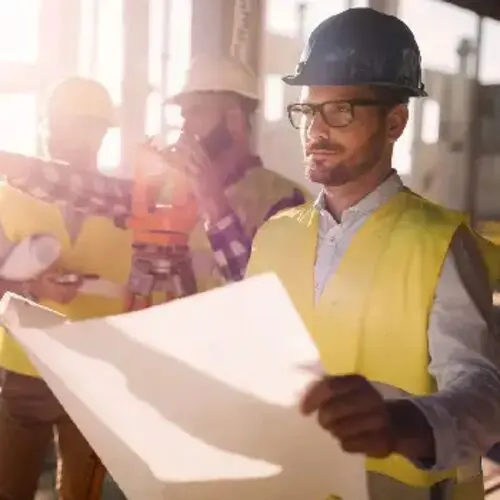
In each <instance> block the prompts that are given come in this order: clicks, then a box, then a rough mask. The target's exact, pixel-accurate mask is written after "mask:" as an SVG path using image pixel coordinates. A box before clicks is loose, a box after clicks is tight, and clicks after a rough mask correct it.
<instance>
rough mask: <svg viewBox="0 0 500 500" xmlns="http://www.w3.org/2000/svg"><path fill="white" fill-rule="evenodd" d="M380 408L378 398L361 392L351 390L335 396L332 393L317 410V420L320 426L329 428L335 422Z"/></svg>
mask: <svg viewBox="0 0 500 500" xmlns="http://www.w3.org/2000/svg"><path fill="white" fill-rule="evenodd" d="M379 410H380V402H379V400H378V399H375V398H370V397H364V396H363V394H362V393H361V392H357V391H356V392H355V391H353V392H351V393H348V394H341V395H339V396H336V395H335V394H332V396H331V397H330V398H329V400H328V401H326V402H325V403H324V404H323V405H322V406H321V408H319V410H318V422H319V424H320V425H321V427H323V428H325V429H329V428H332V427H335V426H336V424H337V422H341V421H346V420H349V419H351V418H353V417H354V418H357V416H358V415H364V414H370V413H373V412H378V411H379Z"/></svg>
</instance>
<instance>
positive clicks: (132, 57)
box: [117, 0, 150, 170]
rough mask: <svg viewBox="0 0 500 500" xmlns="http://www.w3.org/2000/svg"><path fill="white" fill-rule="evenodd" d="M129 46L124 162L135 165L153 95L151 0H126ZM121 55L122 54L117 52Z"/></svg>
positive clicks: (123, 116)
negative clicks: (149, 74) (151, 79)
mask: <svg viewBox="0 0 500 500" xmlns="http://www.w3.org/2000/svg"><path fill="white" fill-rule="evenodd" d="M123 22H124V39H125V50H124V55H123V57H124V59H123V63H124V65H123V84H122V104H121V109H120V112H121V123H122V165H124V166H126V168H127V170H130V169H131V162H132V161H133V158H134V152H135V150H136V148H137V145H138V143H139V142H140V141H142V140H144V130H145V123H146V101H147V97H148V95H149V91H150V88H149V83H148V63H149V2H143V1H140V2H139V1H138V0H124V2H123ZM117 57H120V56H119V55H118V54H117Z"/></svg>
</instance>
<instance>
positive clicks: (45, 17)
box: [38, 0, 80, 83]
mask: <svg viewBox="0 0 500 500" xmlns="http://www.w3.org/2000/svg"><path fill="white" fill-rule="evenodd" d="M79 34H80V1H79V0H78V1H72V2H68V1H67V0H44V1H43V2H41V8H40V34H39V47H40V49H39V54H38V64H39V67H40V68H41V69H42V71H41V73H43V75H44V80H45V81H46V83H52V82H53V81H54V80H58V79H60V78H63V77H66V76H72V75H74V74H76V73H77V72H78V42H79Z"/></svg>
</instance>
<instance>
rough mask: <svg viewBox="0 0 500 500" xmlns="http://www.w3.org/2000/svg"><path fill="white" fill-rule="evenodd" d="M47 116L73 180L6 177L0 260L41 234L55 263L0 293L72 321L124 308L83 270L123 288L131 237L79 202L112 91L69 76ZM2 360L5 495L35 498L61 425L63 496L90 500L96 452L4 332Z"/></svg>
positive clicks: (0, 448) (46, 174)
mask: <svg viewBox="0 0 500 500" xmlns="http://www.w3.org/2000/svg"><path fill="white" fill-rule="evenodd" d="M45 122H46V123H45V126H44V134H45V137H44V142H45V144H46V147H47V153H48V156H49V157H50V158H51V159H56V160H60V161H64V162H67V163H68V164H69V165H70V166H68V167H67V168H63V169H62V170H60V173H61V174H64V176H65V177H67V179H65V182H61V183H59V182H57V181H58V179H57V175H58V170H57V169H51V168H50V165H40V171H38V172H35V173H34V174H33V175H32V176H30V182H31V185H30V186H28V185H24V183H25V182H27V180H26V178H23V179H20V181H19V189H16V188H14V187H13V186H11V185H8V184H5V185H3V186H2V187H1V188H0V259H1V261H2V262H4V260H5V258H6V257H7V256H8V255H9V254H10V253H11V252H12V250H13V249H14V248H15V247H16V245H17V244H18V243H20V242H23V241H26V239H27V238H35V239H36V238H38V237H40V236H43V237H44V238H45V241H49V242H52V243H53V244H54V245H55V247H56V248H59V250H58V251H59V252H60V253H59V258H58V259H57V262H56V263H55V265H54V266H51V267H50V268H49V269H46V270H43V272H40V273H37V274H36V276H32V277H30V278H29V279H26V280H22V281H21V280H10V279H0V291H1V293H2V294H3V293H4V292H6V291H12V292H15V293H18V294H20V295H24V296H28V297H30V298H32V299H33V300H36V301H38V302H40V303H42V304H44V305H46V306H48V307H50V308H52V309H54V310H56V311H59V312H60V313H62V314H63V315H65V316H67V317H68V318H70V319H72V320H77V319H85V318H90V317H97V316H107V315H112V314H118V313H121V312H122V309H123V304H122V299H121V296H120V295H119V294H118V295H117V296H116V297H110V296H103V295H99V294H98V293H95V292H85V291H84V290H83V289H82V285H83V283H84V277H85V275H88V274H92V275H95V276H96V277H97V276H98V277H99V278H100V279H103V280H106V281H107V282H111V283H113V284H115V285H116V286H117V287H118V286H125V284H126V282H127V279H128V275H129V269H130V262H131V252H132V245H131V243H132V241H131V237H130V234H129V232H128V231H125V230H123V229H120V228H118V227H116V226H115V224H114V222H113V220H112V219H111V218H105V217H99V216H87V215H82V213H81V212H80V211H79V210H78V205H79V203H78V200H79V199H80V201H82V202H83V203H87V202H88V201H87V200H83V199H82V198H81V197H80V198H79V196H77V193H78V189H79V187H80V182H79V181H78V172H92V170H97V155H98V151H99V149H100V147H101V144H102V141H103V139H104V137H105V135H106V133H107V131H108V129H109V127H111V126H114V125H115V124H116V122H115V117H114V107H113V104H112V101H111V98H110V96H109V94H108V92H107V91H106V89H104V87H102V86H101V85H100V84H99V83H98V82H95V81H92V80H87V79H83V78H70V79H67V80H65V81H63V82H61V83H60V84H59V85H57V86H56V87H55V88H54V89H53V91H52V92H51V94H50V96H49V98H48V100H47V104H46V112H45ZM73 189H74V191H73ZM23 190H24V192H23ZM58 191H59V192H58ZM31 192H32V193H33V195H31V194H30V193H31ZM65 196H66V197H69V198H70V199H72V201H73V203H74V206H64V207H61V206H60V205H59V204H56V203H53V202H52V199H51V198H55V199H58V198H60V197H65ZM110 255H111V256H112V258H111V259H110V258H109V256H110ZM70 278H71V279H70ZM0 367H1V368H2V369H3V371H2V375H3V378H2V391H1V393H0V499H1V500H32V499H33V497H34V495H35V492H36V489H37V482H38V479H39V476H40V474H41V471H42V469H43V462H44V459H45V457H46V454H47V452H48V450H49V446H50V443H51V442H52V440H53V433H54V430H55V433H56V435H57V444H58V452H59V453H58V454H59V456H60V458H61V466H62V467H61V469H60V473H61V474H60V477H59V481H58V482H59V485H58V486H59V488H58V489H59V494H60V498H64V499H65V500H88V499H89V498H93V497H92V488H93V485H96V487H97V488H99V487H100V485H101V484H102V476H103V469H102V467H100V463H99V459H98V457H96V456H95V454H94V453H93V451H92V449H91V447H90V446H89V444H88V443H87V441H86V439H85V438H84V437H83V436H82V434H81V433H80V431H79V430H78V428H77V427H76V425H75V424H74V423H73V422H72V421H71V419H70V418H69V417H68V415H67V414H66V412H65V411H64V409H63V408H62V407H61V405H60V404H59V402H58V401H57V400H56V398H55V397H54V395H53V394H52V392H51V391H50V389H49V388H48V386H47V385H46V384H45V382H44V381H43V380H42V379H41V378H40V377H39V374H38V373H37V371H36V369H35V368H34V366H33V365H32V364H31V363H30V361H29V360H28V358H27V356H26V354H25V353H24V352H23V351H22V349H21V348H20V347H19V345H18V344H17V343H15V341H14V340H13V339H12V338H11V337H10V336H9V335H8V334H7V333H6V332H5V331H4V330H3V329H1V330H0ZM89 376H91V374H89ZM96 475H98V476H99V477H96ZM96 494H97V495H98V494H99V491H98V492H97V493H96ZM94 498H95V495H94Z"/></svg>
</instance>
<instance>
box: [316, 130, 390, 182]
mask: <svg viewBox="0 0 500 500" xmlns="http://www.w3.org/2000/svg"><path fill="white" fill-rule="evenodd" d="M383 134H384V131H383V129H382V128H379V129H378V130H377V131H375V132H374V133H373V134H372V136H371V137H370V138H369V139H368V140H367V141H366V142H365V144H364V145H363V147H362V148H361V149H360V150H359V152H358V155H359V159H353V160H352V162H349V163H348V162H347V161H342V162H339V163H335V164H333V165H331V164H330V162H329V161H328V159H322V160H314V159H313V158H312V157H309V158H307V159H306V175H307V177H308V179H309V180H310V181H311V182H314V183H315V184H322V185H323V186H343V185H344V184H348V183H349V182H353V181H355V180H357V179H359V178H360V177H363V176H364V175H366V174H367V173H368V172H370V171H371V170H372V169H373V168H375V166H376V165H377V164H378V163H379V162H380V161H381V159H382V156H383V151H384V148H383V141H384V137H383ZM314 151H318V152H319V151H331V152H332V153H333V154H343V153H345V151H346V149H345V148H344V147H343V146H341V145H336V144H332V143H330V142H329V141H328V140H326V139H323V138H322V139H320V140H318V141H317V142H316V143H315V144H311V145H310V146H309V147H308V150H307V154H308V155H311V153H313V152H314ZM333 156H334V155H333ZM332 163H333V162H332Z"/></svg>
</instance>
